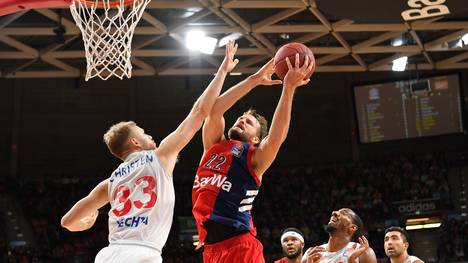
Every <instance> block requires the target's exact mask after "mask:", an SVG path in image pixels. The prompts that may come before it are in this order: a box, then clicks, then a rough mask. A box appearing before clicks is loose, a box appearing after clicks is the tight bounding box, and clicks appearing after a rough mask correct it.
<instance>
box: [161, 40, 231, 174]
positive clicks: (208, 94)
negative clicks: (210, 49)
mask: <svg viewBox="0 0 468 263" xmlns="http://www.w3.org/2000/svg"><path fill="white" fill-rule="evenodd" d="M236 51H237V44H234V42H229V43H228V45H226V56H225V57H224V60H223V63H222V64H221V66H220V67H219V69H218V71H217V73H216V76H215V77H214V79H213V80H212V81H211V83H210V84H209V85H208V87H207V88H206V89H205V91H204V92H203V93H202V94H201V95H200V97H199V98H198V99H197V101H196V102H195V104H194V105H193V107H192V109H191V110H190V113H189V114H188V115H187V117H186V118H185V119H184V120H183V121H182V123H181V124H180V125H179V127H177V129H176V130H175V131H173V132H172V133H171V134H169V135H168V136H167V137H166V138H165V139H164V140H162V141H161V144H160V145H159V148H158V149H157V150H156V151H157V154H158V157H159V158H160V160H161V162H162V163H163V166H164V168H166V170H167V171H168V172H169V173H172V171H173V170H174V166H175V163H176V159H177V155H178V154H179V152H180V151H181V150H182V149H183V148H184V147H185V146H186V145H187V144H188V143H189V141H190V140H191V139H192V138H193V136H194V135H195V133H197V131H198V130H199V129H200V128H201V126H202V124H203V120H204V119H205V118H206V117H207V116H208V114H209V113H210V111H211V109H212V108H213V104H214V103H215V101H216V98H217V97H218V96H219V93H220V92H221V88H222V86H223V83H224V79H225V78H226V75H227V74H228V73H229V72H230V71H231V70H232V69H233V68H234V67H235V66H236V65H237V63H238V62H239V60H237V59H234V55H235V53H236Z"/></svg>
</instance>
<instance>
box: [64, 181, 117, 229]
mask: <svg viewBox="0 0 468 263" xmlns="http://www.w3.org/2000/svg"><path fill="white" fill-rule="evenodd" d="M107 187H108V180H104V181H102V182H101V183H99V184H98V185H97V186H96V187H95V188H94V189H93V190H92V191H91V192H90V193H89V194H88V196H86V197H85V198H83V199H81V200H80V201H78V202H77V203H76V204H75V205H74V206H73V207H72V208H71V209H70V210H69V211H68V212H67V213H66V214H65V215H64V216H63V217H62V220H61V225H62V227H64V228H66V229H68V230H70V231H84V230H87V229H89V228H91V227H92V226H93V225H94V222H95V221H96V218H97V216H98V214H99V211H98V210H99V208H101V207H103V206H105V205H106V204H107V203H108V202H109V199H108V196H107Z"/></svg>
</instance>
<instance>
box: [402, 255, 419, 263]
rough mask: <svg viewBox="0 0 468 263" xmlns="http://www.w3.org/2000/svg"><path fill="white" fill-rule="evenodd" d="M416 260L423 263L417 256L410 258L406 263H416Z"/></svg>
mask: <svg viewBox="0 0 468 263" xmlns="http://www.w3.org/2000/svg"><path fill="white" fill-rule="evenodd" d="M416 260H420V261H422V260H421V259H419V258H418V257H416V256H408V260H406V261H405V263H414V262H415V261H416Z"/></svg>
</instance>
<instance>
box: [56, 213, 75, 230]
mask: <svg viewBox="0 0 468 263" xmlns="http://www.w3.org/2000/svg"><path fill="white" fill-rule="evenodd" d="M60 225H61V226H62V227H63V228H65V229H67V230H69V231H72V232H73V231H75V230H74V229H73V224H72V222H71V220H70V217H69V216H67V215H64V216H63V217H62V219H61V220H60Z"/></svg>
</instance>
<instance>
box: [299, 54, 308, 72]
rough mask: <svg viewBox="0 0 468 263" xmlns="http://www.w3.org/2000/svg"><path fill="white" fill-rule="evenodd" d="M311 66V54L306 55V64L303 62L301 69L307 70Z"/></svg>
mask: <svg viewBox="0 0 468 263" xmlns="http://www.w3.org/2000/svg"><path fill="white" fill-rule="evenodd" d="M308 67H309V56H305V59H304V64H302V67H301V69H303V70H305V69H307V68H308Z"/></svg>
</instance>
